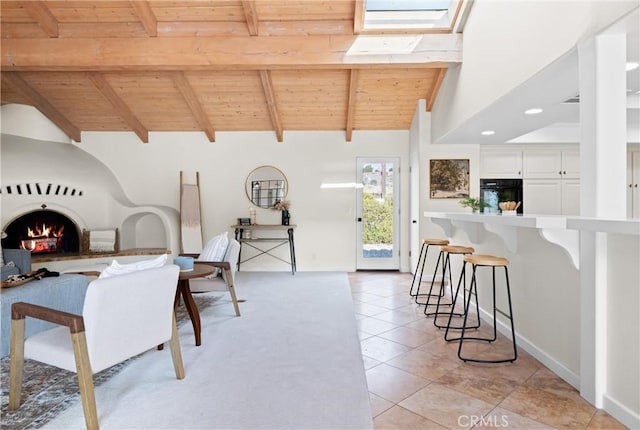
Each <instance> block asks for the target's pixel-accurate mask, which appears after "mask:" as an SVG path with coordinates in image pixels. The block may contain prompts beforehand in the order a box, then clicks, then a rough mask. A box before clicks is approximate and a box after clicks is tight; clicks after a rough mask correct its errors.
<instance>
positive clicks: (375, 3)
mask: <svg viewBox="0 0 640 430" xmlns="http://www.w3.org/2000/svg"><path fill="white" fill-rule="evenodd" d="M449 3H450V1H449V0H367V6H366V7H367V12H369V11H396V12H401V11H415V10H431V11H434V10H440V11H442V10H448V9H449Z"/></svg>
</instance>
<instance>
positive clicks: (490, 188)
mask: <svg viewBox="0 0 640 430" xmlns="http://www.w3.org/2000/svg"><path fill="white" fill-rule="evenodd" d="M480 198H482V199H484V201H485V203H486V204H487V205H488V206H487V207H485V208H484V212H485V213H499V212H500V208H499V207H498V203H500V202H522V179H480ZM523 209H524V207H523V205H522V203H521V204H520V207H518V213H519V214H521V213H523Z"/></svg>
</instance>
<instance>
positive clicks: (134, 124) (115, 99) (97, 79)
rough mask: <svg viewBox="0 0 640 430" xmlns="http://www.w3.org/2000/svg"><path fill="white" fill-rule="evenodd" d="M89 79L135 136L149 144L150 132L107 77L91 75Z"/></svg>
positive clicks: (97, 74) (98, 74) (99, 74)
mask: <svg viewBox="0 0 640 430" xmlns="http://www.w3.org/2000/svg"><path fill="white" fill-rule="evenodd" d="M88 76H89V79H91V82H93V84H94V85H95V86H96V88H97V89H98V90H100V92H101V93H102V95H103V96H105V98H106V99H107V100H108V101H109V102H110V103H111V105H112V106H113V107H114V108H115V110H116V113H117V114H118V115H120V117H121V118H122V119H123V120H124V122H126V123H127V125H128V126H129V128H131V129H132V130H133V132H134V133H135V134H137V135H138V137H139V138H140V140H141V141H142V142H144V143H149V131H148V130H147V129H146V127H145V126H144V125H142V123H141V122H140V121H139V120H138V118H137V117H136V116H135V115H134V114H133V112H132V111H131V109H129V106H127V104H126V103H125V102H124V101H123V100H122V99H121V98H120V96H119V95H118V94H117V93H116V92H115V90H114V89H113V88H112V87H111V85H110V84H109V82H107V80H106V79H105V77H104V76H103V75H102V74H101V73H95V72H93V73H89V74H88Z"/></svg>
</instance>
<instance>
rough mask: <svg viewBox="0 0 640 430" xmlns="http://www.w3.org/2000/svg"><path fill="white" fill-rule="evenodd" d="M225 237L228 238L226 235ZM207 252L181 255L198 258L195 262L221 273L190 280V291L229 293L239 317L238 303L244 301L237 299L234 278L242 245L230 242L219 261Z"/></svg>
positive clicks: (232, 240) (233, 240)
mask: <svg viewBox="0 0 640 430" xmlns="http://www.w3.org/2000/svg"><path fill="white" fill-rule="evenodd" d="M224 236H225V237H226V234H225V235H224ZM212 240H213V239H212ZM205 251H207V247H206V246H205V249H204V250H203V252H202V254H193V253H187V254H180V255H185V256H190V257H194V258H196V260H195V261H196V262H197V263H199V264H208V265H210V266H213V267H217V268H219V269H220V272H221V273H214V275H212V276H208V277H205V278H194V279H189V289H190V290H191V292H192V293H203V292H208V291H229V294H230V295H231V301H232V302H233V308H234V310H235V312H236V316H238V317H239V316H240V307H239V306H238V302H239V301H242V300H238V298H237V297H236V289H235V284H234V277H235V273H236V268H237V266H238V255H239V253H240V243H239V242H238V241H237V240H235V239H230V240H228V244H227V245H225V246H224V253H223V257H222V258H219V259H218V258H217V257H216V256H214V255H210V254H209V253H207V252H205ZM208 255H210V256H208ZM209 258H213V259H215V260H216V261H210V260H209Z"/></svg>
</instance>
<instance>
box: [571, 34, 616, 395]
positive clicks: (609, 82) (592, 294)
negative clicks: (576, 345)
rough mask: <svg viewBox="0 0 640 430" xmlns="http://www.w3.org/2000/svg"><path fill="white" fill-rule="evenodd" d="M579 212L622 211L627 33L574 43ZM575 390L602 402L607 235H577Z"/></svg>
mask: <svg viewBox="0 0 640 430" xmlns="http://www.w3.org/2000/svg"><path fill="white" fill-rule="evenodd" d="M578 54H579V61H580V70H579V77H580V139H581V142H580V168H581V172H582V175H581V177H580V181H581V191H580V214H581V215H583V216H597V217H606V218H624V217H625V216H626V194H625V192H626V189H625V180H626V75H625V73H626V72H625V63H626V35H625V34H607V35H599V36H596V37H595V38H594V39H591V40H587V41H585V42H583V43H581V44H579V45H578ZM580 239H581V240H580V268H581V270H580V285H581V287H580V306H581V339H580V345H581V346H580V349H581V351H580V394H581V395H582V396H583V397H584V398H585V399H587V400H588V401H590V402H591V403H593V404H594V405H595V406H596V407H602V399H603V395H604V393H605V392H606V371H607V367H606V366H607V361H606V360H607V355H606V348H607V342H606V341H607V339H606V328H607V326H606V322H607V315H606V309H607V249H606V248H607V236H606V234H602V233H593V232H582V233H581V236H580Z"/></svg>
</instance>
